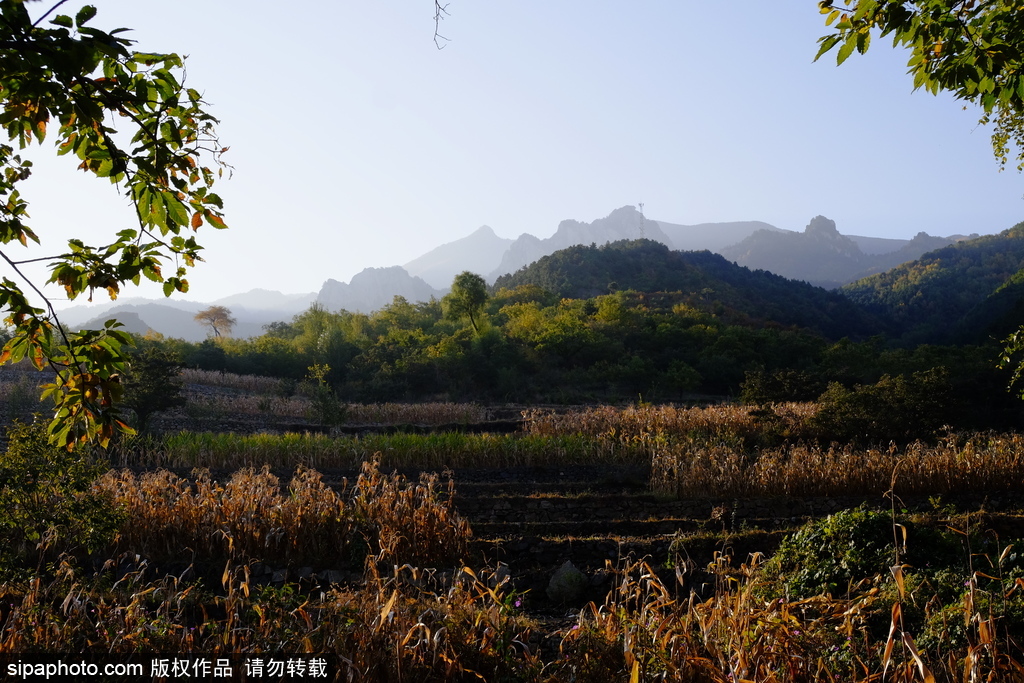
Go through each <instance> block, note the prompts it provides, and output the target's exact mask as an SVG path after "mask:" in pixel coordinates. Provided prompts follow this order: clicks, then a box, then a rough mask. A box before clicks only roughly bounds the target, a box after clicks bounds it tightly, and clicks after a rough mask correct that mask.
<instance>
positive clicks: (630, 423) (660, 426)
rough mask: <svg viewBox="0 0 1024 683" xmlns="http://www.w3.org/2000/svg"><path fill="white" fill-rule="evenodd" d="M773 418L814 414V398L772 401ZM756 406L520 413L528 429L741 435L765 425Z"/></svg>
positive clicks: (638, 435) (612, 434)
mask: <svg viewBox="0 0 1024 683" xmlns="http://www.w3.org/2000/svg"><path fill="white" fill-rule="evenodd" d="M771 409H772V412H773V413H774V414H775V416H776V419H777V420H778V421H780V422H782V423H783V424H784V425H786V426H788V427H789V428H790V429H794V430H795V429H798V428H799V427H800V426H801V425H802V424H803V423H804V422H806V420H807V419H808V418H809V417H811V416H812V415H814V413H815V410H816V407H815V405H814V404H813V403H781V404H776V405H773V406H771ZM760 412H761V411H759V410H758V409H757V408H753V407H751V406H740V405H731V404H722V405H714V406H707V407H692V408H678V407H676V406H672V405H666V406H654V405H646V404H644V405H639V406H630V407H627V408H615V407H612V406H598V407H594V408H587V409H584V410H578V411H570V412H566V413H554V412H550V411H541V410H529V411H524V412H523V418H524V420H525V422H526V425H527V431H528V432H529V433H530V434H537V435H550V436H554V435H563V434H587V435H590V436H601V437H606V438H614V439H619V440H624V441H643V442H646V441H650V440H652V439H655V438H662V439H665V438H670V437H684V436H687V435H693V434H702V435H704V436H708V437H718V438H729V439H733V438H737V437H739V438H746V437H750V436H752V435H756V434H759V433H760V432H762V431H763V430H764V428H765V423H764V421H763V418H762V417H759V413H760Z"/></svg>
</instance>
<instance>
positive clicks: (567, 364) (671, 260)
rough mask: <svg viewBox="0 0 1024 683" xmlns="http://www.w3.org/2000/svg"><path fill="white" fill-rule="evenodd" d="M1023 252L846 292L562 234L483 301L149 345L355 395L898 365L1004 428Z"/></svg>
mask: <svg viewBox="0 0 1024 683" xmlns="http://www.w3.org/2000/svg"><path fill="white" fill-rule="evenodd" d="M1022 264H1024V225H1019V226H1016V227H1014V228H1013V229H1010V230H1007V231H1005V232H1003V233H1001V234H999V235H992V236H986V237H981V238H977V239H973V240H967V241H962V242H959V243H956V244H953V245H950V246H947V247H944V248H942V249H940V250H937V251H934V252H930V253H928V254H926V255H925V256H924V257H922V258H921V259H919V260H917V261H913V262H910V263H907V264H904V265H902V266H899V267H897V268H895V269H893V270H891V271H888V272H885V273H881V274H878V275H875V276H872V277H869V278H866V279H863V280H860V281H858V282H855V283H853V284H851V285H847V286H846V287H844V288H842V289H840V290H836V291H826V290H824V289H821V288H818V287H814V286H811V285H809V284H807V283H804V282H798V281H792V280H787V279H785V278H782V277H780V276H777V275H773V274H771V273H768V272H766V271H760V270H757V271H751V270H749V269H747V268H744V267H740V266H737V265H735V264H733V263H730V262H729V261H727V260H726V259H724V258H723V257H721V256H719V255H716V254H712V253H710V252H679V251H671V250H669V249H668V248H667V247H666V246H664V245H663V244H660V243H657V242H652V241H646V240H637V241H624V242H614V243H610V244H607V245H604V246H601V247H598V246H595V245H590V246H577V247H571V248H568V249H564V250H561V251H558V252H556V253H554V254H552V255H550V256H546V257H544V258H542V259H540V260H539V261H537V262H535V263H534V264H532V265H530V266H527V267H525V268H522V269H520V270H519V271H518V272H516V273H514V274H510V275H506V276H503V277H500V278H498V280H497V281H496V282H495V283H494V285H493V286H491V287H490V288H488V290H487V291H486V292H485V293H484V294H483V296H482V297H481V300H480V301H479V302H478V303H477V304H475V306H477V307H478V308H479V310H478V311H476V312H475V316H471V315H467V311H466V309H465V307H464V306H461V307H458V306H450V305H449V304H450V301H449V299H450V298H451V296H453V295H449V296H448V297H445V298H444V299H441V300H437V299H432V300H430V301H428V302H416V303H413V302H409V301H406V300H405V299H403V298H401V297H395V299H394V301H392V303H390V304H389V305H387V306H385V307H383V308H382V309H380V310H378V311H375V312H373V313H371V314H363V313H353V312H348V311H344V310H340V311H330V310H325V309H323V308H322V307H318V306H316V305H314V306H313V307H311V308H310V309H308V310H307V311H305V312H303V313H301V314H299V315H297V316H295V317H294V318H293V319H292V320H289V321H281V322H276V323H272V324H270V325H266V326H265V328H264V333H263V334H262V335H260V336H258V337H253V338H249V339H234V338H230V337H228V336H218V337H215V338H211V339H208V340H206V341H204V342H202V343H190V342H185V341H182V340H178V339H173V338H162V337H160V336H159V335H149V336H147V337H145V338H141V339H139V340H138V348H139V349H140V350H144V349H154V348H158V349H160V350H162V351H163V352H166V353H168V354H170V356H171V357H173V358H174V359H176V361H178V362H180V363H182V364H183V365H184V366H186V367H192V368H196V369H200V370H207V371H223V372H229V373H235V374H241V375H262V376H269V377H275V378H280V379H282V380H284V381H283V382H282V383H281V386H282V387H283V388H282V391H283V392H288V391H290V390H292V389H294V388H295V387H297V386H298V385H299V384H301V383H303V382H308V381H310V379H311V377H312V375H311V374H310V373H311V369H312V368H316V372H317V373H318V377H319V379H318V380H317V381H319V382H321V383H323V384H324V385H325V386H328V387H329V388H330V390H331V391H332V392H333V393H334V395H336V396H337V397H338V398H339V399H341V400H343V401H349V402H384V401H407V402H408V401H412V402H417V401H418V402H422V401H444V400H453V401H475V402H479V403H485V404H508V403H518V404H538V403H558V404H580V403H598V402H611V403H623V402H635V401H637V400H640V401H650V402H659V403H666V402H695V401H708V400H712V401H715V400H723V399H741V400H743V401H746V402H752V403H767V402H773V401H805V400H814V399H816V398H818V397H821V396H823V395H826V393H827V392H831V394H828V395H831V396H836V395H838V394H836V392H839V391H845V392H847V393H848V394H850V395H851V396H853V395H854V394H856V393H857V392H860V393H861V394H865V392H870V391H872V390H873V388H877V387H878V386H879V385H880V383H881V384H882V385H883V386H884V385H885V383H894V382H895V383H900V386H903V387H905V388H907V389H908V390H911V389H913V388H915V387H916V388H917V390H918V391H919V393H921V395H922V396H927V397H930V399H931V409H929V410H928V411H927V413H928V416H927V418H924V417H921V418H915V420H916V421H918V422H922V421H923V422H926V423H927V424H926V425H924V426H923V429H925V431H927V430H928V429H931V428H933V427H935V426H937V425H950V426H954V427H961V428H971V429H975V428H1005V427H1010V426H1013V425H1016V424H1017V422H1018V420H1019V417H1020V415H1021V406H1020V400H1019V399H1017V398H1015V397H1014V395H1013V394H1012V393H1011V392H1010V391H1008V390H1007V389H1008V384H1009V382H1010V379H1011V373H1010V371H1009V370H1008V369H999V368H997V367H996V364H997V360H998V358H999V356H1000V353H1001V350H1002V341H1003V340H1004V339H1005V338H1006V336H1007V335H1008V334H1009V333H1010V332H1012V331H1013V330H1014V329H1016V327H1017V326H1018V325H1019V321H1020V320H1021V319H1022V316H1021V311H1020V310H1019V309H1020V305H1021V304H1020V296H1019V288H1020V287H1021V286H1022V285H1021V281H1022V278H1024V276H1022V275H1021V272H1022V271H1021V265H1022ZM469 313H474V311H472V310H470V311H469ZM883 393H885V394H886V395H888V396H890V398H891V397H892V395H893V392H891V391H888V392H883ZM897 393H898V392H897ZM865 395H866V394H865ZM893 400H894V399H893ZM908 400H909V399H908ZM890 408H891V406H890ZM890 415H899V411H896V413H892V412H890ZM904 417H905V416H902V415H899V417H894V418H893V419H903V418H904ZM911 422H914V420H911ZM878 429H879V433H880V434H881V433H882V431H884V429H882V428H881V427H879V428H878ZM908 429H909V431H910V432H911V433H913V435H915V436H916V435H918V432H920V429H918V428H917V427H912V426H911V427H908Z"/></svg>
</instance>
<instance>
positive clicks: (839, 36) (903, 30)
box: [817, 0, 1024, 169]
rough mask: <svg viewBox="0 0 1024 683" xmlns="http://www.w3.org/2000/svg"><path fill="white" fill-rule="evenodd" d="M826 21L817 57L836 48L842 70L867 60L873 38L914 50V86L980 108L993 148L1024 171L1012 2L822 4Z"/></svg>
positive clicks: (1022, 56)
mask: <svg viewBox="0 0 1024 683" xmlns="http://www.w3.org/2000/svg"><path fill="white" fill-rule="evenodd" d="M818 5H819V7H820V8H821V13H822V14H824V15H825V16H826V19H825V23H826V24H827V25H829V26H831V27H833V31H832V33H830V34H829V35H826V36H823V37H822V38H821V39H820V40H819V43H820V44H821V48H820V50H819V51H818V55H817V56H818V57H821V56H822V55H824V54H825V53H827V52H829V51H831V50H833V49H835V48H837V47H838V48H839V49H838V50H837V51H836V60H837V62H838V63H839V64H842V63H843V62H844V61H846V59H847V58H848V57H849V56H850V55H851V54H853V52H854V50H856V51H857V52H859V53H861V54H863V53H864V52H867V50H868V47H869V46H870V45H871V38H872V35H873V34H875V35H880V37H887V36H892V39H893V45H900V46H903V47H905V48H907V49H908V50H909V51H910V55H911V57H910V61H909V62H908V66H909V67H910V73H911V74H912V75H913V77H914V87H915V88H924V89H925V90H927V91H928V92H931V93H933V94H936V93H938V92H939V91H946V92H949V93H951V94H952V95H953V96H954V97H956V98H958V99H961V100H964V101H965V102H970V103H973V104H975V105H977V106H979V107H981V109H982V111H983V112H984V116H983V117H982V119H981V121H980V123H982V124H988V123H993V124H994V130H993V133H992V148H993V150H994V152H995V155H996V158H997V159H998V160H999V162H1000V164H1005V163H1006V159H1007V156H1008V155H1009V151H1010V147H1011V146H1014V147H1017V160H1018V161H1019V162H1022V163H1021V165H1020V166H1018V169H1020V168H1021V166H1024V76H1022V69H1021V67H1022V60H1024V40H1022V38H1021V33H1020V30H1019V28H1020V24H1019V22H1020V16H1019V14H1018V12H1019V10H1020V8H1019V7H1017V6H1016V5H1014V4H1013V3H1010V2H975V1H974V0H915V1H914V2H908V1H907V0H852V1H851V2H841V3H838V6H837V3H836V2H835V0H822V1H821V2H819V3H818Z"/></svg>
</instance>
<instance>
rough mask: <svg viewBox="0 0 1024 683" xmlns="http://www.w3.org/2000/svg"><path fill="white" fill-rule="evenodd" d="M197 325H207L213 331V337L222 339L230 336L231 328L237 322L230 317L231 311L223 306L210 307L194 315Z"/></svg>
mask: <svg viewBox="0 0 1024 683" xmlns="http://www.w3.org/2000/svg"><path fill="white" fill-rule="evenodd" d="M195 320H196V322H197V323H201V324H203V325H209V326H210V329H211V330H213V336H214V337H222V336H224V335H228V334H231V328H233V327H234V326H235V323H236V322H238V321H237V320H235V318H234V316H232V315H231V310H230V309H228V308H226V307H224V306H210V307H209V308H207V309H205V310H202V311H199V312H198V313H196V316H195Z"/></svg>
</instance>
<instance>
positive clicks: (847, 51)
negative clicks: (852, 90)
mask: <svg viewBox="0 0 1024 683" xmlns="http://www.w3.org/2000/svg"><path fill="white" fill-rule="evenodd" d="M856 47H857V34H856V33H851V34H850V36H849V37H848V38H847V39H846V42H845V43H843V46H842V47H841V48H839V54H838V55H836V66H839V65H840V64H842V63H843V62H845V61H846V58H847V57H849V56H850V55H851V54H853V50H854V48H856Z"/></svg>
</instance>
